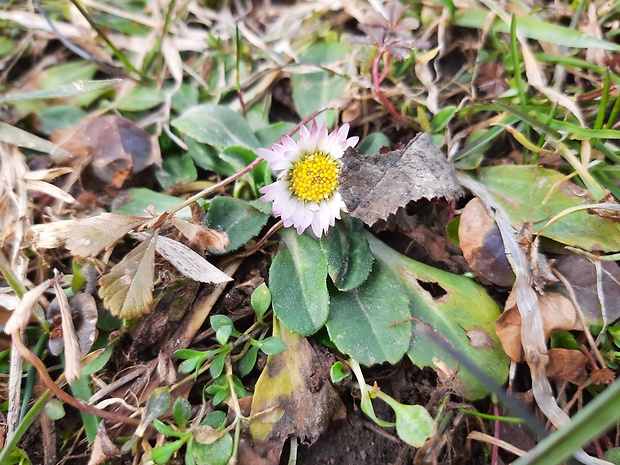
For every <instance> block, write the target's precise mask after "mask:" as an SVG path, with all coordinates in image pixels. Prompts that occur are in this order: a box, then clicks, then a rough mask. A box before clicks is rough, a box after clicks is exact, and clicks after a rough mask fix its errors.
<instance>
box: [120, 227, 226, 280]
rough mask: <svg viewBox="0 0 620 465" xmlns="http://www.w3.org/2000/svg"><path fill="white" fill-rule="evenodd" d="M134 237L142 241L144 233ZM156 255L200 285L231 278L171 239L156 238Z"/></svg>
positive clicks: (135, 234)
mask: <svg viewBox="0 0 620 465" xmlns="http://www.w3.org/2000/svg"><path fill="white" fill-rule="evenodd" d="M132 235H133V236H134V237H137V238H139V239H143V238H145V237H148V235H147V234H145V233H134V234H132ZM156 247H157V253H158V254H160V255H161V256H162V257H164V258H165V259H166V260H168V261H169V262H170V263H171V264H172V265H173V266H174V267H175V268H176V269H177V270H179V271H180V272H181V273H183V275H184V276H186V277H188V278H191V279H193V280H194V281H200V282H202V283H225V282H228V281H232V278H231V277H230V276H228V275H227V274H226V273H224V272H223V271H221V270H220V269H219V268H217V267H216V266H215V265H212V264H211V263H209V262H208V261H207V260H206V259H205V258H203V257H201V256H200V255H198V254H197V253H196V252H194V251H193V250H192V249H190V248H189V247H187V246H186V245H183V244H181V243H180V242H177V241H175V240H173V239H169V238H167V237H163V236H160V237H158V238H157V245H156Z"/></svg>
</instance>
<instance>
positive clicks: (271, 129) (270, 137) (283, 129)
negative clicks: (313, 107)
mask: <svg viewBox="0 0 620 465" xmlns="http://www.w3.org/2000/svg"><path fill="white" fill-rule="evenodd" d="M294 127H295V124H293V123H287V122H284V121H279V122H277V123H274V124H270V125H269V126H267V127H265V128H262V129H259V130H258V131H256V137H258V140H259V141H260V145H261V147H271V145H272V144H275V143H276V142H278V141H279V140H280V139H281V138H282V136H283V135H284V134H288V133H289V131H291V130H292V129H293V128H294Z"/></svg>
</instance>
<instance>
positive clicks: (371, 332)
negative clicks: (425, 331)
mask: <svg viewBox="0 0 620 465" xmlns="http://www.w3.org/2000/svg"><path fill="white" fill-rule="evenodd" d="M410 317H411V314H410V312H409V300H408V299H407V296H406V295H405V293H404V292H403V290H402V289H401V287H400V286H399V285H398V283H397V282H395V281H394V278H393V276H392V274H391V273H390V272H389V271H388V270H387V269H386V268H385V267H384V266H383V265H381V264H380V263H375V264H374V265H373V269H372V273H370V276H369V277H368V279H367V280H366V282H364V284H362V285H361V286H359V287H358V288H356V289H353V290H352V291H349V292H338V291H336V290H333V291H332V292H331V306H330V312H329V319H328V320H327V330H328V331H329V336H330V338H331V340H332V341H333V342H334V344H336V347H338V349H339V350H340V351H342V352H344V353H346V354H348V355H350V356H351V357H353V358H354V359H356V360H357V361H359V362H360V363H362V364H364V365H373V364H375V363H382V362H386V361H388V362H390V363H397V362H398V361H400V359H401V358H402V357H403V356H404V355H405V353H406V352H407V349H408V348H409V342H410V340H411V322H410V321H409V319H410Z"/></svg>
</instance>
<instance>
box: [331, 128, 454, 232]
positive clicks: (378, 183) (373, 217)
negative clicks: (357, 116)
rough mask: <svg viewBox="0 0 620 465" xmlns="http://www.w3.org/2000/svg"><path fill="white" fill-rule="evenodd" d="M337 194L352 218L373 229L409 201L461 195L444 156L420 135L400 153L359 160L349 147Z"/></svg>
mask: <svg viewBox="0 0 620 465" xmlns="http://www.w3.org/2000/svg"><path fill="white" fill-rule="evenodd" d="M342 163H343V166H342V172H341V173H340V189H339V190H340V193H341V195H342V199H343V201H344V203H345V205H346V206H347V209H348V211H349V213H350V214H351V216H353V217H355V218H359V219H361V220H362V221H364V223H366V224H367V225H369V226H372V225H373V224H375V223H376V222H377V221H379V220H387V218H388V217H389V216H390V215H391V214H394V213H396V211H397V210H398V209H399V208H401V207H405V206H406V205H407V204H408V203H409V202H410V201H414V200H420V199H423V198H424V199H435V198H444V199H447V200H452V199H455V198H458V197H460V196H461V195H463V189H462V188H461V186H460V184H459V183H458V181H457V180H456V174H455V170H454V167H453V166H452V165H451V164H450V163H449V162H448V160H447V159H446V155H445V154H444V153H443V152H442V151H441V150H439V149H438V148H437V147H436V146H435V145H433V143H432V142H431V139H430V136H429V135H428V134H421V135H420V136H418V137H417V138H415V139H414V140H412V141H411V142H409V144H407V146H406V147H405V148H404V149H402V150H394V151H392V152H389V153H387V154H385V155H372V156H361V155H360V154H359V153H358V152H357V151H356V150H355V149H354V148H351V147H349V148H348V149H347V150H346V151H345V154H344V156H343V157H342Z"/></svg>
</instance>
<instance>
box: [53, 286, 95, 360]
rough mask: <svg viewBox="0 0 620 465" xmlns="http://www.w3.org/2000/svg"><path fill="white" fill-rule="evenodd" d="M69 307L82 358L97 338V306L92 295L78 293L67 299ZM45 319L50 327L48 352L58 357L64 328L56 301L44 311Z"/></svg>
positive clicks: (62, 341) (62, 345) (62, 342)
mask: <svg viewBox="0 0 620 465" xmlns="http://www.w3.org/2000/svg"><path fill="white" fill-rule="evenodd" d="M69 305H70V306H71V319H72V320H73V322H74V325H75V330H76V332H77V336H78V341H79V343H80V352H81V354H82V356H85V355H86V354H88V352H89V351H90V349H91V348H92V346H93V344H94V343H95V339H96V338H97V319H98V313H97V304H96V303H95V298H94V297H93V296H92V295H90V294H86V293H83V292H80V293H78V294H76V295H74V296H73V297H71V298H70V299H69ZM45 317H46V318H47V321H48V322H50V324H51V325H52V331H51V335H50V340H49V343H48V346H49V349H50V352H51V353H52V354H53V355H59V354H60V352H61V351H62V348H63V347H64V331H63V328H64V326H62V322H61V321H60V304H59V302H58V299H56V300H54V301H53V302H52V303H51V304H50V306H49V307H48V308H47V309H46V311H45Z"/></svg>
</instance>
